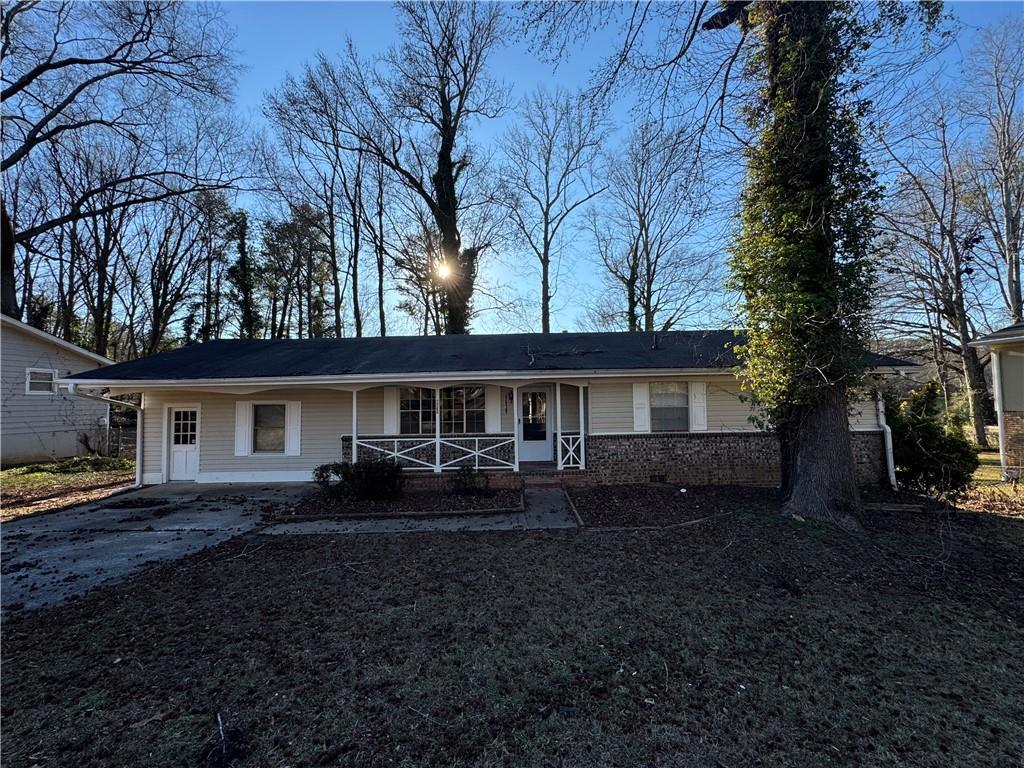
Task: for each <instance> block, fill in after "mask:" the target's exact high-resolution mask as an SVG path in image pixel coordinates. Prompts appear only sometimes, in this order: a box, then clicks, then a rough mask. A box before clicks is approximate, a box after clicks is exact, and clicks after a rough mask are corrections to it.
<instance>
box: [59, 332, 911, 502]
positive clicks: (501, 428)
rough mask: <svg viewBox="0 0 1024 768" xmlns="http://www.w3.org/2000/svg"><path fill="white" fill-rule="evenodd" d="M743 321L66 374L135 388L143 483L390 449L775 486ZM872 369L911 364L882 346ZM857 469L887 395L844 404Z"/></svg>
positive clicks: (419, 458) (272, 351)
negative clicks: (739, 352) (739, 338)
mask: <svg viewBox="0 0 1024 768" xmlns="http://www.w3.org/2000/svg"><path fill="white" fill-rule="evenodd" d="M735 342H736V335H735V334H734V333H733V332H732V331H672V332H666V333H655V334H652V333H571V334H570V333H561V334H549V335H542V334H518V335H491V336H484V335H470V336H432V337H387V338H361V339H299V340H295V339H291V340H289V339H281V340H265V341H261V340H222V341H213V342H208V343H206V344H199V345H195V346H191V347H184V348H181V349H177V350H174V351H171V352H164V353H161V354H159V355H155V356H153V357H150V358H145V359H142V360H135V361H131V362H127V363H119V364H117V365H114V366H111V367H110V368H107V369H103V370H98V371H92V372H86V373H81V374H78V375H76V376H71V377H69V378H67V379H65V380H63V381H61V386H63V387H68V388H69V389H71V390H74V391H77V392H90V393H92V394H93V395H99V394H113V395H118V394H125V393H129V392H141V393H142V418H141V420H140V422H139V423H140V425H141V433H142V434H141V435H140V441H141V449H140V457H141V461H140V468H139V471H140V477H141V480H142V482H144V483H147V484H150V483H163V482H168V481H181V480H191V481H198V482H274V481H299V480H305V481H308V480H310V479H311V477H312V473H313V469H314V468H315V467H316V466H317V465H319V464H325V463H328V462H339V461H353V460H359V459H367V458H388V459H393V460H396V461H398V462H399V463H401V464H403V465H404V466H405V467H406V468H407V469H408V470H409V471H411V472H413V471H417V470H418V471H420V472H423V473H425V474H427V475H431V474H435V475H436V474H437V473H440V472H443V471H445V470H453V469H457V468H459V467H464V466H469V467H474V468H478V469H486V470H490V471H493V472H495V473H498V474H507V475H514V474H517V473H522V472H537V471H541V472H558V473H560V475H561V477H562V478H563V480H564V481H565V482H568V483H612V482H647V481H649V480H651V479H652V478H653V479H665V480H668V481H670V482H686V483H692V484H714V483H753V484H771V483H775V482H777V481H778V460H779V450H778V443H777V440H776V438H775V436H774V435H771V434H767V433H765V432H762V431H759V430H758V428H757V426H756V425H755V424H754V423H752V422H751V421H750V419H749V417H750V415H751V412H750V405H749V402H748V399H747V398H744V397H743V396H742V394H741V392H740V385H739V382H738V381H737V379H736V370H735V366H736V363H737V361H736V358H735V356H734V354H733V352H732V345H733V344H734V343H735ZM872 365H873V366H874V367H875V368H879V369H892V368H895V367H902V366H903V365H904V363H903V361H900V360H895V359H893V358H883V357H877V356H876V357H875V358H873V360H872ZM850 424H851V431H852V434H853V443H854V453H855V456H856V458H857V463H858V471H859V475H860V478H861V480H862V481H863V482H865V483H884V482H886V481H887V478H888V477H889V469H890V468H889V467H888V466H887V460H886V458H887V454H888V452H887V451H886V439H885V435H886V431H885V429H886V428H885V423H884V412H883V411H882V409H881V408H880V406H879V403H876V402H873V401H868V402H862V403H857V404H855V405H854V407H853V408H852V409H851V415H850Z"/></svg>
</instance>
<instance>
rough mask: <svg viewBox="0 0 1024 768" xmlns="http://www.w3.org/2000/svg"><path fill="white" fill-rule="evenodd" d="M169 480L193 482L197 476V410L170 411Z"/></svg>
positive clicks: (177, 409)
mask: <svg viewBox="0 0 1024 768" xmlns="http://www.w3.org/2000/svg"><path fill="white" fill-rule="evenodd" d="M170 464H171V466H170V479H171V480H195V479H196V478H197V477H198V476H199V410H198V409H197V408H172V409H171V459H170Z"/></svg>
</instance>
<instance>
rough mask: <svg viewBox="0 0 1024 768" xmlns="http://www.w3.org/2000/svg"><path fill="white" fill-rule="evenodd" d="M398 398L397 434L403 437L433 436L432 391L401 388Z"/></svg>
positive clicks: (422, 388) (420, 388)
mask: <svg viewBox="0 0 1024 768" xmlns="http://www.w3.org/2000/svg"><path fill="white" fill-rule="evenodd" d="M398 397H399V400H398V426H399V432H400V433H401V434H403V435H432V434H434V428H435V427H434V390H432V389H426V388H424V387H402V389H401V390H400V391H399V393H398Z"/></svg>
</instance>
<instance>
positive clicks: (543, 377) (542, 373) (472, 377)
mask: <svg viewBox="0 0 1024 768" xmlns="http://www.w3.org/2000/svg"><path fill="white" fill-rule="evenodd" d="M732 375H734V373H733V370H732V369H731V368H654V369H650V368H643V369H641V368H633V369H623V370H573V371H565V370H535V371H534V370H525V371H447V372H444V373H436V372H435V373H395V374H356V375H348V376H260V377H250V378H244V379H243V378H210V379H142V380H129V379H76V378H65V379H58V380H57V383H58V384H60V385H62V386H75V387H85V388H90V389H92V388H110V387H116V388H118V389H122V390H126V391H136V390H138V391H141V390H144V389H196V388H199V387H255V386H268V387H281V386H338V385H344V386H348V387H352V388H355V389H358V388H363V387H370V386H381V385H386V384H402V383H412V382H416V383H420V382H423V383H425V382H450V381H458V382H464V381H477V380H484V379H486V380H487V381H508V382H526V381H547V380H552V379H558V380H563V381H564V380H568V379H595V378H635V377H644V378H648V377H652V376H732Z"/></svg>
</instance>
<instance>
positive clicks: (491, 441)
mask: <svg viewBox="0 0 1024 768" xmlns="http://www.w3.org/2000/svg"><path fill="white" fill-rule="evenodd" d="M514 442H515V440H514V438H511V437H500V438H497V437H457V438H450V439H445V438H426V439H424V438H418V437H417V438H368V439H364V440H356V447H357V449H366V450H368V451H373V452H374V453H372V454H370V455H371V456H372V458H378V459H379V458H381V457H384V458H388V459H392V460H394V461H398V462H408V463H409V464H412V465H413V466H410V467H409V469H430V470H433V471H435V472H439V471H441V470H442V469H446V468H449V467H468V466H471V465H470V464H469V463H468V461H467V459H469V458H472V459H473V463H472V467H473V468H474V469H515V467H516V465H515V461H514V460H512V461H510V460H508V459H504V458H502V457H501V456H500V455H499V454H498V453H497V452H498V451H499V450H500V449H502V448H505V447H506V446H510V445H513V443H514ZM481 443H483V445H482V446H481ZM446 448H447V449H449V450H447V451H446V450H445V449H446ZM427 449H430V450H431V451H432V453H433V456H434V460H433V461H425V460H424V459H422V458H419V456H423V455H424V453H425V451H426V450H427ZM453 451H454V452H455V455H454V456H452V455H451V454H452V452H453ZM416 454H418V455H416Z"/></svg>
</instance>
